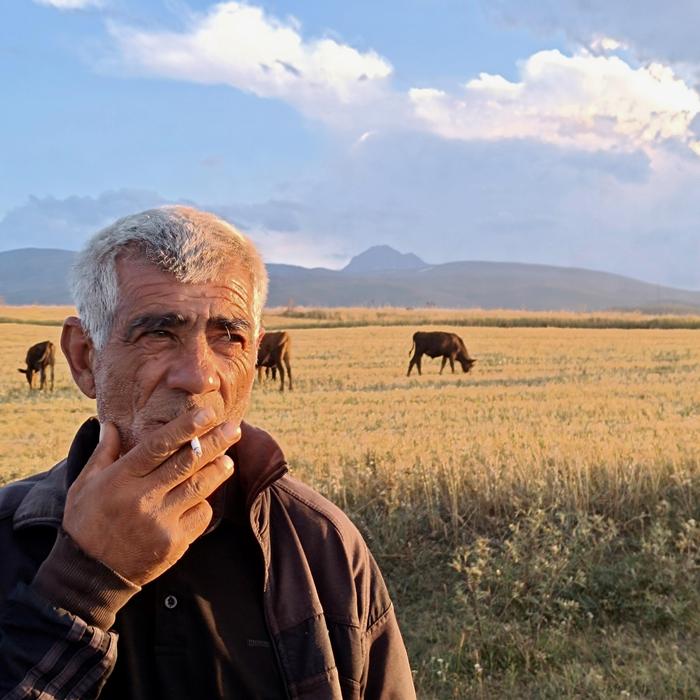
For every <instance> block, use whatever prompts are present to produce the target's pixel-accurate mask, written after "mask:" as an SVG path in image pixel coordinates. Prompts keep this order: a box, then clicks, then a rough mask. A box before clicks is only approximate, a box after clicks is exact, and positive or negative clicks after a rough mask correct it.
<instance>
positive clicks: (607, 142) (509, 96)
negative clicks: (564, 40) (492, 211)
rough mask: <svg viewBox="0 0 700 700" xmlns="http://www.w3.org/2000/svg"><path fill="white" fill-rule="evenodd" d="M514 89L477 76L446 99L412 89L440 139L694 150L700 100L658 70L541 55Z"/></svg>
mask: <svg viewBox="0 0 700 700" xmlns="http://www.w3.org/2000/svg"><path fill="white" fill-rule="evenodd" d="M520 72H521V76H520V81H519V82H510V81H508V80H506V79H505V78H503V77H502V76H500V75H490V74H486V73H482V74H481V75H480V76H479V77H478V78H476V79H474V80H471V81H469V82H468V83H467V84H466V85H465V86H464V92H463V93H461V94H459V95H456V96H455V95H450V94H448V93H446V92H444V91H441V90H434V89H425V88H423V89H412V90H411V91H410V93H409V95H410V99H411V101H412V103H413V107H414V110H415V113H416V115H417V117H418V118H419V119H421V120H422V121H423V123H424V124H425V126H426V127H427V128H428V129H429V130H430V131H432V132H433V133H436V134H438V135H440V136H442V137H443V138H448V139H462V140H472V139H488V140H500V139H509V138H524V139H533V140H535V141H542V142H545V143H551V144H556V145H560V146H567V147H569V146H571V147H576V148H584V149H590V150H597V149H606V150H615V149H624V150H633V149H637V148H644V147H651V146H653V145H655V144H659V143H660V142H663V141H665V140H667V139H674V140H678V141H680V142H683V143H686V144H688V145H689V146H690V147H691V148H695V147H696V144H695V141H694V136H693V133H692V131H691V130H690V125H691V122H692V120H693V118H694V117H695V116H696V115H697V114H698V113H699V112H700V96H699V95H698V93H697V92H696V91H695V90H693V89H692V88H690V87H688V86H687V85H686V84H685V83H684V82H683V81H682V80H680V79H679V78H678V77H676V76H675V75H674V73H673V71H672V70H671V69H670V68H668V67H666V66H663V65H661V64H658V63H655V64H651V65H649V66H644V67H640V68H633V67H631V66H630V65H628V64H627V63H626V62H625V61H623V60H622V59H621V58H619V57H617V56H594V55H592V54H591V53H589V52H587V51H580V52H578V53H576V54H574V55H573V56H565V55H563V54H562V53H560V52H559V51H556V50H552V51H540V52H538V53H535V54H533V55H532V56H530V57H529V58H528V59H527V60H526V61H525V62H524V63H523V64H522V66H521V69H520Z"/></svg>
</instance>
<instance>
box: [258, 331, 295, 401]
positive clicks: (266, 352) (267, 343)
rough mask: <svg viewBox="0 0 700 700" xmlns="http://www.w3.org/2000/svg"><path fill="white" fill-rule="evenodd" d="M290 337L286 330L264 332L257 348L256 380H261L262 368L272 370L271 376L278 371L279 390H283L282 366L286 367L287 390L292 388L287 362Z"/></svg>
mask: <svg viewBox="0 0 700 700" xmlns="http://www.w3.org/2000/svg"><path fill="white" fill-rule="evenodd" d="M291 347H292V339H291V338H290V337H289V333H287V331H273V332H272V333H265V335H264V336H263V339H262V342H261V343H260V348H259V349H258V362H257V368H258V382H261V381H262V370H263V367H264V368H265V374H266V375H267V370H268V369H271V370H272V378H273V379H274V378H275V373H276V372H277V371H279V373H280V391H284V368H285V367H286V368H287V377H288V378H289V379H288V381H289V390H290V391H291V390H292V367H291V365H290V364H289V358H290V357H291V352H290V351H291Z"/></svg>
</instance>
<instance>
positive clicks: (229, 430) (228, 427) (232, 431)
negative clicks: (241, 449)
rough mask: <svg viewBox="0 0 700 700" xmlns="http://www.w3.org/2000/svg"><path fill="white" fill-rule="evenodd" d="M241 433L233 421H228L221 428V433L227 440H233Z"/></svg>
mask: <svg viewBox="0 0 700 700" xmlns="http://www.w3.org/2000/svg"><path fill="white" fill-rule="evenodd" d="M240 432H241V429H240V427H239V425H238V424H237V423H234V422H233V421H226V422H225V423H224V424H223V425H222V426H221V433H222V434H223V436H224V437H225V438H226V439H227V440H233V438H235V437H237V436H238V434H239V433H240Z"/></svg>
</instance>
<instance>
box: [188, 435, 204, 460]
mask: <svg viewBox="0 0 700 700" xmlns="http://www.w3.org/2000/svg"><path fill="white" fill-rule="evenodd" d="M190 447H191V448H192V452H194V453H195V455H197V457H201V456H202V445H201V444H200V442H199V438H198V437H195V438H192V439H191V440H190Z"/></svg>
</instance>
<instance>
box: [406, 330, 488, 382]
mask: <svg viewBox="0 0 700 700" xmlns="http://www.w3.org/2000/svg"><path fill="white" fill-rule="evenodd" d="M414 349H415V352H414ZM411 352H413V357H412V358H411V361H410V362H409V363H408V372H407V374H406V376H407V377H409V376H410V375H411V370H412V369H413V366H414V365H415V366H416V367H417V368H418V374H421V366H420V361H421V357H423V355H427V356H428V357H442V365H441V366H440V374H442V370H443V369H445V364H446V363H447V360H449V361H450V367H451V368H452V372H453V373H454V371H455V360H457V362H459V364H460V365H462V370H464V372H468V371H469V370H470V369H471V368H472V365H473V364H474V363H475V362H476V360H475V359H474V358H473V357H469V352H468V351H467V346H466V345H465V344H464V341H463V340H462V339H461V338H460V337H459V336H458V335H457V334H456V333H445V332H444V331H428V332H425V331H418V332H416V333H414V334H413V345H412V347H411V349H410V350H409V351H408V354H409V355H410V354H411Z"/></svg>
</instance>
